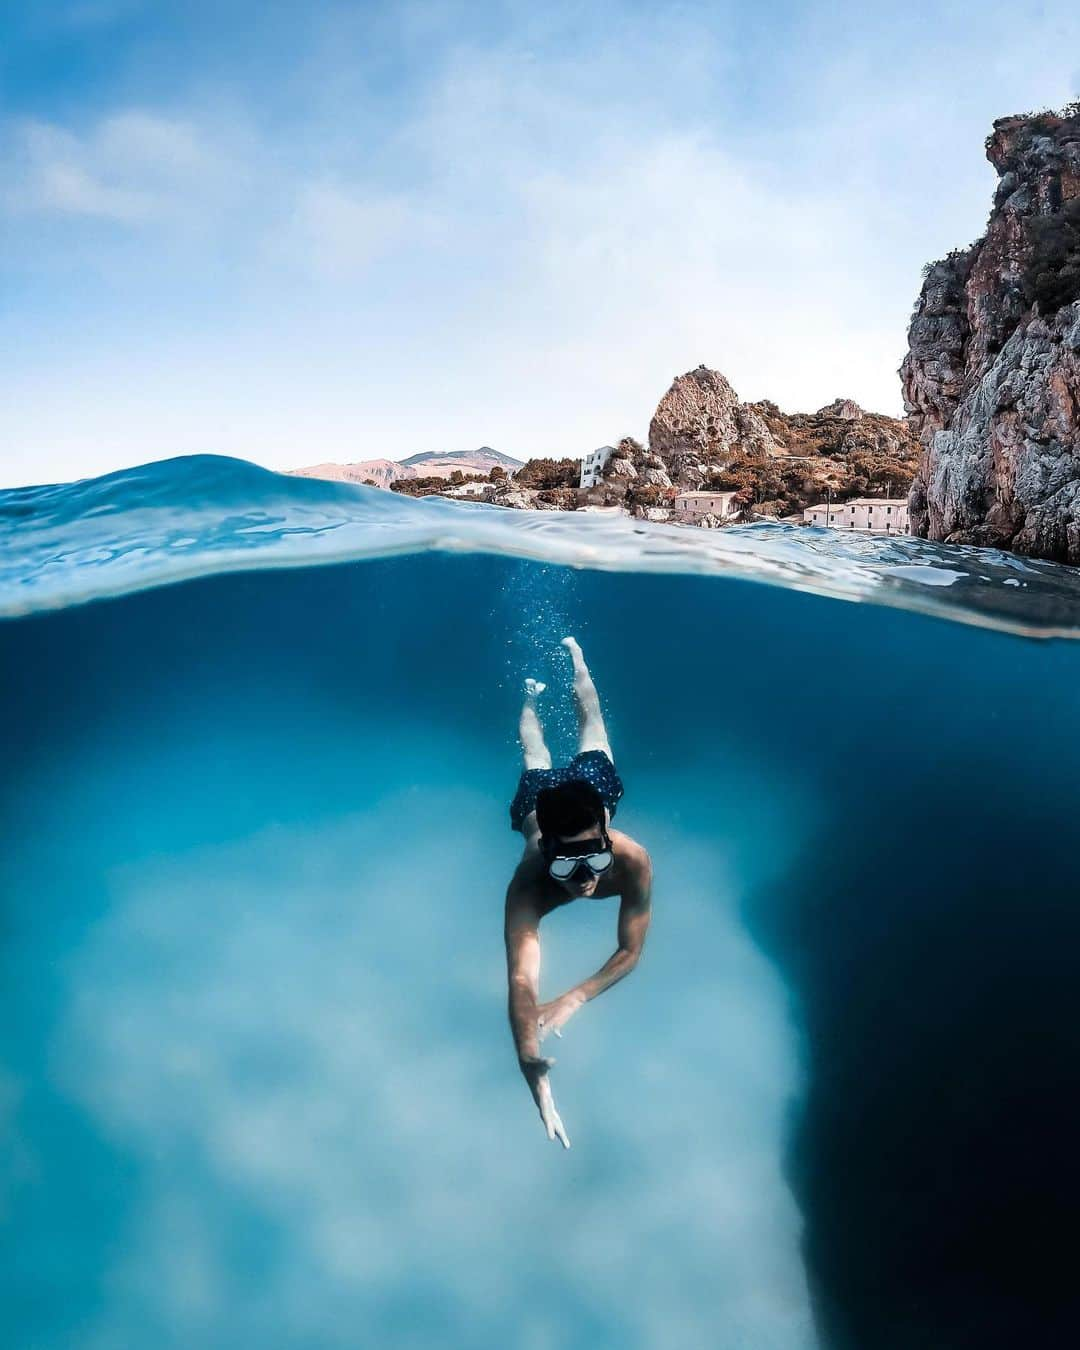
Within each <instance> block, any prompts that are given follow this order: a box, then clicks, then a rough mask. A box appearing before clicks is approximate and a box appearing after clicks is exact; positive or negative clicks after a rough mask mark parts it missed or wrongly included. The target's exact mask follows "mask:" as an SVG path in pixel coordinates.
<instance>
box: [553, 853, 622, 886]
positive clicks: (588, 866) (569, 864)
mask: <svg viewBox="0 0 1080 1350" xmlns="http://www.w3.org/2000/svg"><path fill="white" fill-rule="evenodd" d="M556 847H557V846H556ZM613 862H614V857H613V855H612V852H611V849H610V848H602V849H595V850H592V851H590V852H589V853H572V854H564V853H555V854H548V855H547V865H548V875H549V876H552V877H554V879H555V880H556V881H571V880H573V879H575V878H578V877H581V869H582V868H584V869H585V870H586V872H587V873H588V874H589V875H592V876H594V877H598V876H602V875H603V873H604V872H606V871H607V870H608V868H609V867H610V866H611V864H612V863H613ZM582 879H583V880H584V878H582Z"/></svg>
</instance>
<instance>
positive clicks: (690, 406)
mask: <svg viewBox="0 0 1080 1350" xmlns="http://www.w3.org/2000/svg"><path fill="white" fill-rule="evenodd" d="M744 446H745V447H746V448H747V450H750V449H753V450H755V451H757V452H760V453H762V454H767V453H768V452H769V451H770V450H771V449H774V448H775V445H774V442H773V438H772V436H771V434H770V432H769V429H768V427H767V426H766V425H765V422H764V420H763V419H762V418H761V416H760V415H759V414H758V413H757V412H756V411H755V410H754V409H752V408H750V407H744V406H743V405H742V404H740V403H739V400H738V398H737V396H736V394H735V391H734V389H732V387H731V385H730V384H729V383H728V382H727V380H726V379H725V378H724V377H723V375H721V374H720V372H719V371H718V370H709V369H708V367H707V366H703V365H702V366H698V367H697V369H696V370H691V371H689V372H688V373H687V374H685V375H680V376H678V378H677V379H676V380H674V382H673V383H672V385H671V388H670V389H669V390H668V391H667V393H666V394H665V395H664V397H663V398H662V399H661V400H660V404H659V406H658V407H657V409H656V412H655V414H654V415H653V419H652V422H651V423H650V425H649V450H650V451H651V452H652V453H653V454H654V455H659V456H660V457H661V458H662V459H663V460H664V462H665V464H666V466H667V471H668V473H669V475H670V477H671V479H672V481H673V482H674V483H676V484H677V485H678V486H679V487H683V488H691V489H693V488H699V487H700V486H701V485H702V483H703V482H704V481H705V476H706V467H707V465H708V464H710V463H713V462H716V461H717V460H719V459H724V458H727V457H729V456H730V455H731V454H732V452H733V451H737V450H739V449H742V448H743V447H744Z"/></svg>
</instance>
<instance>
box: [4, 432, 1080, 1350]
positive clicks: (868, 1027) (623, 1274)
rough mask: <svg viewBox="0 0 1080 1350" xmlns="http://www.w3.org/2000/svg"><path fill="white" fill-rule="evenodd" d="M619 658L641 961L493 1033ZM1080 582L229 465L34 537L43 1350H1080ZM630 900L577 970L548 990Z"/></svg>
mask: <svg viewBox="0 0 1080 1350" xmlns="http://www.w3.org/2000/svg"><path fill="white" fill-rule="evenodd" d="M566 635H573V636H574V637H576V638H577V639H578V640H579V641H580V642H581V644H582V647H583V649H584V653H585V657H586V660H587V661H588V663H589V665H590V668H591V670H592V673H593V676H594V679H595V681H596V684H597V687H598V689H599V692H600V697H601V701H602V705H603V709H604V713H605V717H606V719H607V726H608V730H609V734H610V739H611V743H612V746H613V751H614V756H615V761H616V765H617V767H618V769H619V772H620V775H621V777H622V779H623V781H624V784H625V789H626V791H625V796H624V797H623V799H622V801H621V802H620V803H619V807H618V812H617V816H616V819H615V822H614V823H615V825H616V826H617V827H618V828H620V829H622V830H624V831H626V832H627V833H629V834H630V835H632V836H633V837H634V838H635V839H637V840H638V841H639V842H640V843H641V844H643V845H644V846H645V847H646V848H647V849H648V850H649V853H650V855H651V857H652V861H653V868H654V890H653V920H652V926H651V929H650V932H649V936H648V940H647V943H646V947H645V952H644V956H643V959H642V961H641V963H640V965H639V966H638V968H637V969H636V970H635V971H634V972H633V973H632V974H631V975H630V976H628V977H627V978H626V979H625V980H623V981H622V982H620V983H619V984H618V985H617V986H616V987H614V988H613V989H611V990H609V991H608V992H607V993H605V994H604V995H603V996H601V997H600V998H598V999H597V1000H595V1001H594V1002H592V1003H590V1004H588V1005H587V1006H586V1007H585V1008H583V1009H582V1010H581V1011H580V1012H579V1013H578V1014H577V1016H576V1017H575V1018H574V1019H573V1020H572V1021H571V1022H570V1023H569V1024H568V1025H567V1027H566V1028H565V1033H564V1035H563V1037H562V1038H561V1040H555V1041H553V1042H545V1052H547V1051H549V1050H550V1053H551V1054H552V1055H553V1056H554V1058H555V1060H556V1063H555V1065H554V1067H553V1068H552V1071H551V1081H552V1085H553V1089H554V1095H555V1100H556V1103H557V1105H558V1108H559V1110H560V1112H561V1115H562V1118H563V1120H564V1122H565V1124H566V1127H567V1131H568V1133H569V1136H570V1139H571V1141H572V1147H571V1148H570V1149H569V1151H565V1150H563V1149H562V1148H561V1146H559V1145H558V1144H557V1143H556V1144H553V1143H550V1142H549V1141H548V1139H547V1138H546V1136H545V1133H544V1130H543V1128H542V1126H541V1124H540V1120H539V1117H538V1115H537V1113H536V1109H535V1107H534V1105H533V1102H532V1099H531V1097H530V1094H529V1092H528V1089H527V1087H526V1085H525V1083H524V1081H523V1079H522V1078H521V1075H520V1073H519V1071H518V1067H517V1062H516V1059H515V1055H514V1050H513V1045H512V1041H511V1038H510V1034H509V1029H508V1024H507V1018H506V973H505V956H504V948H503V927H502V920H503V902H504V896H505V891H506V885H507V881H508V879H509V877H510V875H511V874H512V872H513V870H514V867H515V865H516V863H517V861H518V858H519V856H520V852H521V843H522V841H521V838H520V836H518V835H516V834H514V833H513V832H512V831H511V829H510V823H509V811H508V808H509V803H510V800H511V798H512V796H513V794H514V790H515V787H516V784H517V779H518V775H519V772H520V768H521V763H520V752H519V748H518V744H517V717H518V712H519V709H520V706H521V696H522V682H523V680H524V679H525V678H526V677H533V678H537V679H540V680H543V681H544V682H545V683H546V684H547V686H548V687H547V690H546V692H545V693H544V695H543V697H542V698H541V700H540V705H539V706H540V714H541V717H542V719H543V722H544V726H545V731H546V734H547V737H548V741H549V744H550V745H551V748H552V752H553V754H554V755H555V758H556V762H560V761H562V760H565V759H566V758H568V757H569V756H570V755H571V754H573V753H574V750H575V749H576V719H575V715H574V710H573V705H572V700H571V689H570V678H569V677H570V669H569V659H568V657H567V653H566V650H565V648H563V647H562V646H561V645H560V640H561V638H562V637H564V636H566ZM1078 636H1080V572H1078V571H1076V570H1072V569H1069V568H1065V567H1061V566H1056V565H1053V564H1049V563H1040V562H1034V561H1031V560H1027V559H1022V558H1019V557H1015V556H1011V555H1007V554H1004V553H995V552H992V551H987V550H979V549H973V548H959V547H944V546H939V545H934V544H930V543H927V542H926V541H923V540H916V539H910V538H899V537H885V536H879V535H878V536H871V535H866V534H855V533H848V534H845V533H843V532H841V531H837V530H831V531H826V530H818V529H812V528H797V527H790V526H784V525H777V524H761V525H751V526H735V527H732V528H727V529H722V530H704V529H680V528H678V527H675V526H664V525H655V524H647V523H644V522H640V521H636V520H631V519H629V518H625V517H620V518H612V517H604V516H600V515H590V514H587V513H581V512H577V513H562V512H524V511H511V510H504V509H501V508H498V507H493V506H486V505H482V504H477V503H468V502H454V501H448V500H444V499H425V500H411V499H408V498H405V497H402V496H399V495H396V494H393V493H389V492H382V491H378V490H375V489H368V488H364V487H353V486H349V485H345V484H339V483H328V482H320V481H316V480H309V479H302V478H294V477H286V476H283V475H278V474H274V473H271V472H269V471H267V470H264V469H260V468H257V467H255V466H254V465H251V464H248V463H246V462H243V461H239V460H234V459H225V458H218V457H212V456H193V457H187V458H179V459H172V460H166V461H163V462H160V463H154V464H148V465H145V466H143V467H141V468H138V469H132V470H125V471H123V472H119V473H115V474H111V475H108V476H106V477H103V478H97V479H93V480H88V481H84V482H78V483H70V484H62V485H57V486H47V487H36V488H20V489H15V490H10V491H5V492H0V708H2V713H3V728H4V730H3V739H2V750H0V766H2V768H0V838H2V849H0V919H2V930H0V933H2V938H0V962H2V984H0V987H2V990H3V1001H2V1004H0V1031H2V1036H0V1135H2V1143H0V1241H2V1244H3V1258H2V1260H0V1291H2V1297H0V1342H2V1344H4V1345H5V1346H10V1347H11V1350H173V1347H175V1350H219V1348H220V1350H236V1347H247V1346H251V1347H258V1348H259V1350H354V1348H356V1347H363V1348H365V1350H366V1348H367V1347H371V1348H372V1350H419V1348H421V1347H423V1348H424V1350H426V1348H427V1347H439V1350H458V1348H459V1347H460V1348H461V1350H488V1347H491V1350H607V1348H608V1347H612V1348H613V1350H614V1347H618V1348H619V1350H699V1348H700V1350H706V1348H708V1350H961V1348H962V1350H987V1348H988V1347H991V1348H993V1347H998V1346H1001V1347H1006V1346H1007V1347H1010V1348H1012V1347H1018V1346H1025V1347H1027V1346H1030V1347H1032V1350H1051V1348H1054V1350H1056V1347H1065V1346H1067V1345H1068V1346H1071V1345H1073V1344H1075V1335H1076V1327H1077V1324H1078V1318H1080V1294H1078V1290H1080V1281H1078V1280H1077V1278H1076V1271H1075V1245H1076V1244H1075V1232H1076V1214H1077V1203H1078V1199H1080V1195H1078V1190H1080V1185H1078V1174H1077V1166H1076V1154H1077V1139H1078V1138H1080V1091H1078V1082H1077V1064H1078V1062H1080V1016H1078V1013H1080V1007H1078V1003H1080V999H1078V996H1077V991H1078V987H1080V982H1078V978H1077V975H1078V949H1080V919H1078V916H1077V901H1078V863H1077V858H1078V852H1077V839H1078V833H1080V827H1078V823H1077V822H1078V808H1080V793H1078V768H1077V745H1078V741H1080V644H1078V643H1077V641H1076V638H1077V637H1078ZM616 913H617V902H616V901H611V900H608V901H604V900H584V901H580V902H577V903H574V904H570V905H567V906H565V907H563V908H561V909H559V910H557V911H556V912H555V913H553V914H552V915H550V916H549V917H548V918H547V919H546V920H545V922H544V925H543V928H542V939H543V969H542V973H541V984H542V992H543V996H544V997H545V998H548V997H552V996H554V995H555V994H557V993H559V992H561V991H562V990H564V989H566V988H568V987H570V986H571V985H573V984H574V983H576V982H578V981H580V980H581V979H583V978H585V977H586V976H588V975H590V974H591V973H593V972H594V971H595V970H596V969H598V968H599V967H600V966H601V965H602V964H603V963H604V962H605V961H606V960H607V958H608V957H609V956H610V955H611V954H612V952H613V951H614V949H615V946H616V934H615V920H616Z"/></svg>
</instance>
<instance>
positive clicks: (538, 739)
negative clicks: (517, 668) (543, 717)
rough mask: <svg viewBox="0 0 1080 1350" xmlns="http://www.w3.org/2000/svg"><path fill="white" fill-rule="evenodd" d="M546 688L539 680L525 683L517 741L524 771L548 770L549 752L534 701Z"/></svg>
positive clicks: (549, 765)
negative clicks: (523, 763) (519, 745)
mask: <svg viewBox="0 0 1080 1350" xmlns="http://www.w3.org/2000/svg"><path fill="white" fill-rule="evenodd" d="M546 688H547V685H545V684H541V683H540V681H539V680H526V681H525V702H524V703H523V704H522V705H521V717H520V719H519V721H518V739H519V740H520V741H521V754H522V758H523V759H524V760H525V767H526V769H550V768H551V751H550V750H549V749H548V748H547V744H546V743H545V741H544V729H543V727H542V726H541V725H540V718H539V716H538V715H537V712H536V700H537V699H538V698H539V697H540V695H541V694H542V693H543V692H544V690H545V689H546Z"/></svg>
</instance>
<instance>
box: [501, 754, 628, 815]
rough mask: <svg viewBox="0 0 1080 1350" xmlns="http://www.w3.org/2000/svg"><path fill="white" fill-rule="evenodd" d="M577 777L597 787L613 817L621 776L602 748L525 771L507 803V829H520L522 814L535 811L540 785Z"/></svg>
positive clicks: (621, 791) (619, 794)
mask: <svg viewBox="0 0 1080 1350" xmlns="http://www.w3.org/2000/svg"><path fill="white" fill-rule="evenodd" d="M577 778H580V779H584V781H585V782H586V783H591V784H592V785H593V787H594V788H596V790H597V792H599V794H600V796H601V797H603V799H604V805H605V806H606V807H607V809H608V811H609V812H610V814H611V818H612V819H613V820H614V818H615V804H616V803H617V802H618V800H619V798H620V797H621V796H622V795H623V785H622V779H621V778H620V777H619V775H618V773H617V772H616V769H615V765H614V764H612V762H611V760H610V759H609V758H608V757H607V755H606V754H605V753H604V752H603V750H583V751H582V752H581V753H580V754H579V755H575V756H574V758H573V759H572V760H571V761H570V763H569V764H566V765H564V766H563V768H561V769H526V770H525V772H524V773H523V774H522V775H521V778H520V779H519V781H518V788H517V792H516V793H515V794H514V800H513V801H512V802H511V803H510V828H511V829H514V830H520V829H521V827H522V824H523V823H524V821H525V817H526V816H527V815H528V814H529V812H530V811H535V810H536V794H537V793H538V792H539V791H540V790H541V788H547V787H555V786H556V785H557V784H559V783H570V782H572V781H573V780H574V779H577Z"/></svg>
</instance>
